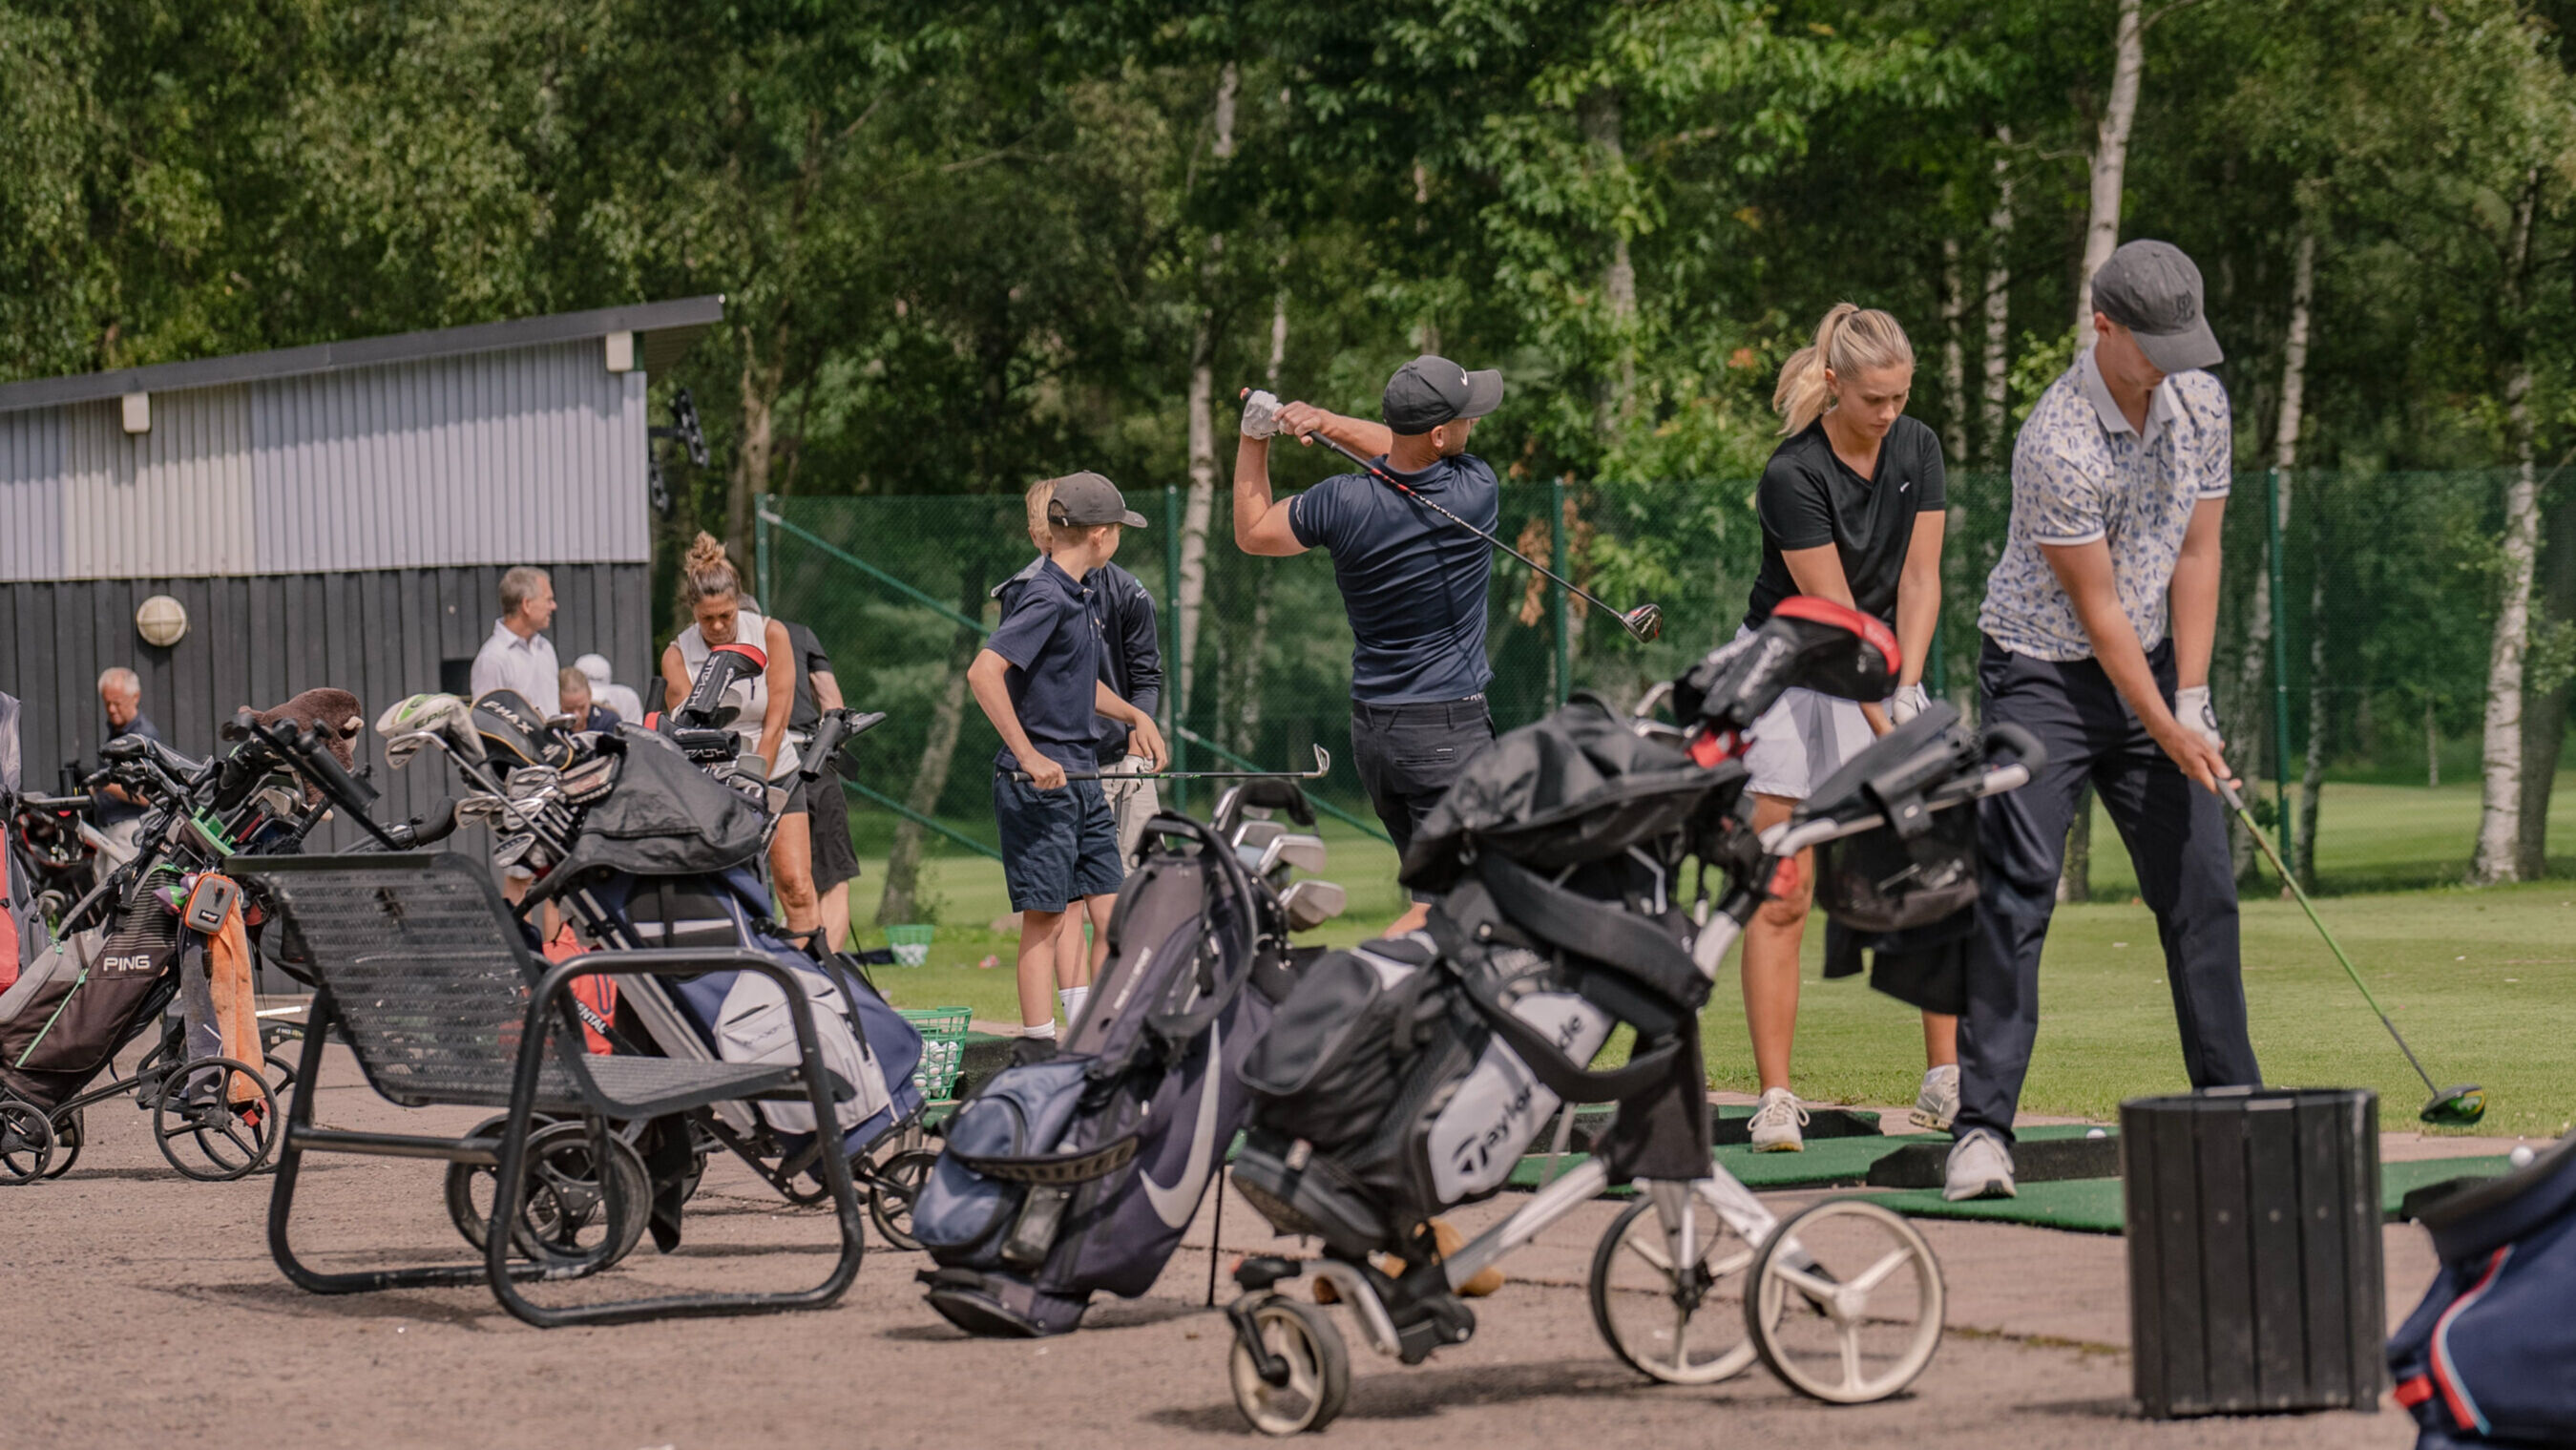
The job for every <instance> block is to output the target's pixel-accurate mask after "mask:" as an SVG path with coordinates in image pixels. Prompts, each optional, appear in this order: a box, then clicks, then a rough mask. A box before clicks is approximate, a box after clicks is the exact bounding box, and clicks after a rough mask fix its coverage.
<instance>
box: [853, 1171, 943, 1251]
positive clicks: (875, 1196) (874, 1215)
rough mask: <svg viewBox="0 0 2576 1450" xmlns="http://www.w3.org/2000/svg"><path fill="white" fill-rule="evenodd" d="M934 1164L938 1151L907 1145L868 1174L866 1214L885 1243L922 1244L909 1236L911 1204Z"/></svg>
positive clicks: (913, 1246) (908, 1247)
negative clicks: (883, 1237) (873, 1222)
mask: <svg viewBox="0 0 2576 1450" xmlns="http://www.w3.org/2000/svg"><path fill="white" fill-rule="evenodd" d="M937 1166H939V1155H938V1154H936V1153H933V1152H931V1151H930V1150H929V1149H927V1148H906V1149H905V1150H903V1151H902V1152H900V1153H897V1154H895V1155H894V1156H893V1157H891V1158H888V1159H887V1160H886V1161H885V1162H883V1163H880V1164H878V1165H877V1167H876V1168H875V1170H874V1171H873V1172H872V1173H871V1174H870V1175H869V1180H868V1217H869V1218H870V1219H872V1220H874V1221H875V1223H876V1226H877V1232H878V1233H881V1234H883V1235H885V1241H886V1242H887V1243H889V1244H892V1245H894V1246H895V1247H896V1248H898V1249H904V1250H912V1249H917V1248H920V1247H921V1240H919V1239H917V1238H914V1237H913V1236H912V1205H913V1201H914V1200H915V1199H918V1198H919V1197H921V1187H922V1185H923V1184H925V1183H928V1182H929V1181H930V1170H931V1169H933V1168H935V1167H937Z"/></svg>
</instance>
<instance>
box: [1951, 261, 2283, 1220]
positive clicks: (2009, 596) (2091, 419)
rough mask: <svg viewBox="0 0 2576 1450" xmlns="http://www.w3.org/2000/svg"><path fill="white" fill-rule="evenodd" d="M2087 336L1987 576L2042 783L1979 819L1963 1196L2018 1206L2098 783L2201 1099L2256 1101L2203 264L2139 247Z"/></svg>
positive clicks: (2037, 442)
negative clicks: (2070, 882) (2219, 701)
mask: <svg viewBox="0 0 2576 1450" xmlns="http://www.w3.org/2000/svg"><path fill="white" fill-rule="evenodd" d="M2093 303H2094V313H2093V332H2094V335H2095V336H2094V343H2093V346H2092V347H2091V348H2089V349H2088V350H2086V351H2085V352H2084V353H2083V354H2082V355H2081V356H2079V357H2077V358H2076V359H2075V365H2074V366H2073V367H2070V368H2068V369H2067V370H2066V372H2065V374H2064V376H2062V377H2060V378H2058V380H2057V381H2056V382H2054V383H2052V384H2050V385H2049V388H2048V391H2047V392H2046V393H2044V394H2042V395H2041V397H2040V400H2039V404H2038V406H2037V407H2035V408H2033V409H2032V410H2031V415H2030V421H2029V422H2027V423H2025V424H2023V425H2022V430H2021V437H2020V439H2019V440H2018V441H2017V442H2016V443H2015V445H2014V447H2013V463H2012V489H2013V505H2012V525H2011V530H2010V532H2009V534H2008V535H2007V536H2006V540H2005V543H2004V552H2003V555H2002V557H2001V558H1999V559H1998V560H1997V561H1996V563H1995V569H1994V573H1993V574H1992V575H1991V576H1990V577H1989V578H1988V579H1987V581H1986V603H1985V609H1984V612H1983V613H1982V614H1981V615H1980V616H1979V618H1978V625H1979V627H1980V628H1982V629H1983V630H1984V632H1985V636H1986V640H1985V649H1984V653H1983V654H1982V656H1981V657H1980V658H1979V659H1978V662H1977V686H1978V691H1979V695H1980V697H1981V700H1982V702H1983V706H1984V711H1983V718H1984V719H1985V720H1986V721H1987V722H1988V723H1989V724H1992V723H1995V722H1999V721H2010V722H2012V723H2013V724H2016V725H2019V726H2021V727H2022V728H2024V729H2026V730H2028V731H2030V732H2031V733H2032V734H2033V735H2035V736H2037V737H2039V741H2040V744H2042V745H2043V746H2045V747H2046V748H2047V751H2048V764H2047V766H2046V768H2045V769H2043V770H2042V771H2041V772H2040V776H2039V778H2038V779H2037V780H2034V781H2032V782H2031V783H2030V784H2029V785H2028V786H2027V787H2025V788H2023V789H2021V790H2017V791H2012V792H2009V793H2007V794H2004V795H1999V796H1989V797H1987V798H1986V799H1985V800H1984V801H1983V802H1982V803H1980V805H1979V807H1978V810H1979V815H1978V829H1977V846H1978V850H1979V852H1980V854H1981V855H1982V856H1983V858H1984V868H1985V881H1984V884H1983V888H1982V891H1981V894H1980V899H1979V901H1978V904H1977V935H1976V938H1975V939H1974V941H1972V942H1971V944H1970V952H1969V958H1968V1010H1967V1013H1966V1014H1965V1015H1964V1016H1963V1017H1961V1018H1960V1021H1959V1114H1958V1117H1957V1118H1956V1119H1955V1120H1954V1122H1953V1125H1952V1131H1953V1133H1954V1134H1955V1135H1956V1136H1957V1142H1956V1143H1954V1144H1953V1145H1952V1147H1951V1150H1950V1162H1949V1173H1948V1175H1947V1178H1948V1181H1947V1182H1946V1183H1945V1184H1944V1186H1943V1195H1944V1196H1945V1197H1948V1198H1951V1199H1962V1198H1978V1197H1984V1196H1988V1195H2000V1196H2010V1195H2011V1194H2012V1192H2013V1162H2012V1148H2011V1143H2012V1125H2013V1113H2014V1110H2015V1106H2016V1105H2017V1103H2018V1102H2019V1100H2020V1098H2021V1085H2022V1078H2023V1076H2024V1074H2025V1073H2026V1072H2027V1071H2028V1070H2029V1067H2030V1050H2031V1044H2032V1042H2033V1040H2034V1039H2035V1038H2036V1037H2037V1035H2038V1031H2039V955H2040V948H2041V946H2042V945H2043V944H2044V942H2045V941H2046V939H2047V936H2048V920H2049V914H2050V912H2051V910H2052V909H2053V908H2054V906H2055V904H2056V892H2057V878H2058V873H2059V871H2060V869H2061V868H2062V867H2063V865H2064V862H2065V855H2066V828H2067V825H2068V823H2069V822H2070V821H2072V820H2073V818H2074V815H2075V811H2076V808H2077V806H2078V804H2079V803H2080V802H2081V800H2082V798H2083V791H2084V786H2085V784H2086V783H2087V782H2088V781H2089V782H2091V784H2092V785H2093V787H2094V788H2095V789H2096V790H2098V791H2099V792H2100V793H2101V796H2102V804H2103V805H2104V806H2105V807H2106V808H2107V809H2108V810H2109V811H2110V814H2111V820H2112V822H2113V824H2115V825H2117V826H2118V827H2119V830H2120V837H2121V839H2122V840H2123V841H2125V842H2126V843H2127V844H2128V848H2129V857H2130V859H2131V860H2132V861H2133V862H2134V863H2135V864H2136V866H2137V871H2138V894H2139V895H2140V896H2141V897H2143V898H2145V900H2146V904H2147V906H2148V908H2149V909H2150V910H2152V911H2154V912H2155V914H2156V930H2157V934H2158V935H2159V936H2160V937H2161V938H2162V939H2163V943H2164V949H2165V975H2166V977H2167V978H2168V979H2169V980H2170V981H2171V983H2172V989H2173V1000H2174V1015H2175V1017H2176V1018H2177V1019H2178V1020H2179V1022H2180V1025H2181V1028H2182V1052H2183V1065H2184V1068H2185V1069H2186V1070H2187V1071H2188V1072H2189V1073H2190V1075H2191V1084H2192V1086H2193V1087H2195V1088H2211V1087H2226V1086H2236V1085H2254V1084H2259V1083H2260V1082H2261V1081H2262V1073H2261V1070H2260V1069H2259V1068H2257V1067H2256V1065H2255V1062H2254V1045H2253V1043H2252V1042H2251V1041H2250V1040H2248V1038H2247V1037H2246V1032H2245V984H2244V980H2243V977H2242V974H2241V972H2240V967H2239V961H2238V956H2237V935H2236V878H2235V874H2234V871H2233V869H2232V867H2231V865H2230V862H2229V860H2228V852H2227V816H2226V812H2225V811H2224V810H2223V809H2222V808H2221V806H2220V804H2219V798H2218V795H2217V791H2218V789H2219V786H2220V785H2221V783H2223V782H2227V781H2228V780H2229V775H2228V769H2227V761H2226V759H2225V757H2224V756H2223V755H2222V754H2221V753H2220V752H2221V751H2222V750H2223V748H2224V742H2223V741H2221V740H2220V739H2219V735H2218V722H2217V717H2216V716H2215V715H2214V714H2213V713H2212V711H2211V710H2210V706H2209V653H2210V644H2211V640H2212V637H2213V636H2214V634H2215V633H2216V630H2217V625H2218V567H2219V553H2218V548H2219V526H2220V523H2221V521H2222V518H2223V516H2224V513H2225V510H2226V508H2227V490H2228V483H2229V466H2230V463H2231V455H2230V447H2229V429H2230V426H2231V425H2230V421H2229V416H2228V405H2227V390H2226V389H2225V388H2223V387H2221V386H2220V385H2219V381H2218V379H2216V378H2214V377H2211V376H2210V375H2209V374H2208V373H2207V372H2205V371H2203V369H2205V368H2209V367H2212V366H2215V365H2216V364H2217V363H2218V361H2219V360H2220V357H2221V354H2220V352H2219V348H2218V339H2217V338H2216V337H2214V336H2212V335H2211V333H2210V330H2209V323H2208V321H2207V320H2206V319H2205V318H2204V317H2203V316H2202V315H2201V289H2200V269H2199V268H2197V267H2194V266H2193V265H2192V262H2191V259H2190V258H2189V257H2186V256H2184V255H2183V254H2182V252H2181V251H2180V250H2178V249H2177V248H2175V247H2173V246H2172V245H2170V244H2168V243H2165V242H2143V241H2142V242H2131V243H2129V244H2128V245H2127V246H2124V247H2122V248H2120V249H2119V250H2118V251H2116V252H2114V253H2112V254H2111V259H2110V260H2109V261H2108V262H2105V263H2103V265H2102V270H2101V271H2100V272H2099V273H2097V274H2095V276H2094V279H2093Z"/></svg>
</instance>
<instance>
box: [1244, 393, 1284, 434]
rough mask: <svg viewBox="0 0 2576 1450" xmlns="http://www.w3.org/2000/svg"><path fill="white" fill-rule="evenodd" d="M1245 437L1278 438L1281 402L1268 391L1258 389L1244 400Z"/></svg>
mask: <svg viewBox="0 0 2576 1450" xmlns="http://www.w3.org/2000/svg"><path fill="white" fill-rule="evenodd" d="M1243 436H1244V437H1246V438H1276V437H1278V436H1279V400H1278V399H1277V398H1274V397H1272V396H1271V395H1270V393H1269V392H1268V390H1266V389H1259V388H1256V389H1254V390H1253V392H1252V395H1251V396H1249V397H1247V398H1245V399H1244V400H1243Z"/></svg>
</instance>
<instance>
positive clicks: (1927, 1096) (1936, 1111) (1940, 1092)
mask: <svg viewBox="0 0 2576 1450" xmlns="http://www.w3.org/2000/svg"><path fill="white" fill-rule="evenodd" d="M1906 1116H1907V1117H1908V1118H1910V1119H1912V1120H1913V1123H1914V1126H1916V1127H1918V1128H1930V1129H1931V1130H1932V1131H1933V1132H1935V1133H1946V1132H1948V1131H1950V1120H1951V1119H1952V1118H1955V1117H1957V1116H1959V1066H1958V1064H1957V1063H1952V1064H1950V1065H1949V1066H1947V1067H1934V1068H1926V1069H1924V1072H1923V1090H1922V1091H1921V1092H1919V1093H1916V1094H1915V1095H1914V1111H1913V1112H1911V1113H1908V1114H1907V1115H1906Z"/></svg>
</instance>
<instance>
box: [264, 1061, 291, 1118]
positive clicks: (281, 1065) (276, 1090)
mask: <svg viewBox="0 0 2576 1450" xmlns="http://www.w3.org/2000/svg"><path fill="white" fill-rule="evenodd" d="M267 1067H268V1072H267V1078H268V1095H269V1096H270V1097H273V1098H275V1099H277V1110H278V1111H279V1112H281V1113H283V1112H289V1111H292V1110H293V1109H294V1107H295V1062H294V1060H293V1059H292V1058H287V1057H282V1056H280V1055H278V1054H277V1053H274V1052H272V1053H270V1054H269V1055H268V1058H267Z"/></svg>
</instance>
